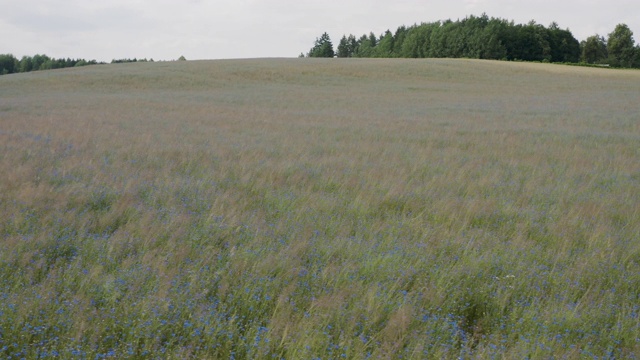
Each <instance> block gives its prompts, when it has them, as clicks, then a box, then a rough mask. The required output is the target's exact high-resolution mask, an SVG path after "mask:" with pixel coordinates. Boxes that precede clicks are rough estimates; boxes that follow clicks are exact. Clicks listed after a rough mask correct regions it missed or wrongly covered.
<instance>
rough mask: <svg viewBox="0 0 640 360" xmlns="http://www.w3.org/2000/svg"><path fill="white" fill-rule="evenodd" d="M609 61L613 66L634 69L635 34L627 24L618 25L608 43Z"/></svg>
mask: <svg viewBox="0 0 640 360" xmlns="http://www.w3.org/2000/svg"><path fill="white" fill-rule="evenodd" d="M607 50H608V52H609V61H610V63H611V65H612V66H619V67H632V66H633V64H634V62H635V56H636V49H635V47H634V40H633V32H632V31H631V29H629V27H628V26H627V25H625V24H618V25H617V26H616V28H615V30H613V32H612V33H610V34H609V39H608V41H607Z"/></svg>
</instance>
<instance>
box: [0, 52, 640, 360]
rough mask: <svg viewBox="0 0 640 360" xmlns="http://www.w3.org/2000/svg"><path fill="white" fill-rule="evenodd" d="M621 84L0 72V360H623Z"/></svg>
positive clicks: (632, 183)
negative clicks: (596, 359)
mask: <svg viewBox="0 0 640 360" xmlns="http://www.w3.org/2000/svg"><path fill="white" fill-rule="evenodd" d="M639 80H640V73H638V72H634V71H615V72H611V71H607V70H605V69H590V68H570V67H563V66H554V65H543V64H526V63H501V62H488V61H468V60H397V59H396V60H374V59H363V60H353V61H352V60H345V61H342V60H335V59H331V60H315V59H296V60H285V59H278V60H234V61H211V62H176V63H147V64H123V65H114V66H96V67H87V68H81V69H67V70H61V71H50V72H41V73H29V74H20V75H8V76H3V77H2V78H0V172H1V173H2V174H3V175H2V176H0V237H1V240H2V241H1V243H0V354H2V355H1V356H2V357H3V358H9V359H19V358H56V357H57V358H77V359H85V358H87V359H88V358H91V359H101V358H141V359H144V358H148V359H156V358H236V359H240V358H321V359H329V358H353V359H366V358H412V359H417V358H458V357H478V358H523V357H529V358H551V357H557V358H585V357H600V358H602V357H606V358H632V357H633V356H634V354H637V353H639V352H640V340H639V339H640V317H639V311H640V241H639V240H640V206H639V205H638V204H640V147H639V145H638V144H640V122H638V119H639V118H640V106H639V105H638V103H637V100H638V94H640V81H639Z"/></svg>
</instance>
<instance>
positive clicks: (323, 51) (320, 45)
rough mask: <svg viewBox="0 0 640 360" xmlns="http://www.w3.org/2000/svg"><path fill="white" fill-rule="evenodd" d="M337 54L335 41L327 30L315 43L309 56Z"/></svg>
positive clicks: (331, 55)
mask: <svg viewBox="0 0 640 360" xmlns="http://www.w3.org/2000/svg"><path fill="white" fill-rule="evenodd" d="M334 55H335V53H334V51H333V43H331V38H330V37H329V34H327V33H326V32H325V33H324V34H322V35H321V36H320V38H317V39H316V42H315V45H314V46H313V47H312V48H311V50H309V57H329V58H332V57H333V56H334Z"/></svg>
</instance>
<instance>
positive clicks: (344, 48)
mask: <svg viewBox="0 0 640 360" xmlns="http://www.w3.org/2000/svg"><path fill="white" fill-rule="evenodd" d="M357 44H358V41H357V40H356V37H355V36H353V35H349V37H347V36H346V35H343V36H342V39H340V44H339V45H338V53H337V54H336V55H337V56H338V57H352V56H353V53H354V52H355V49H356V46H357Z"/></svg>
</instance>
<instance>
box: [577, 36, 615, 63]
mask: <svg viewBox="0 0 640 360" xmlns="http://www.w3.org/2000/svg"><path fill="white" fill-rule="evenodd" d="M581 47H582V55H581V61H583V62H585V63H587V64H598V63H602V62H603V61H605V60H606V59H607V57H608V55H607V42H606V40H605V39H604V37H602V36H600V35H597V34H596V35H593V36H589V37H588V38H587V40H585V41H583V42H582V44H581Z"/></svg>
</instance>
